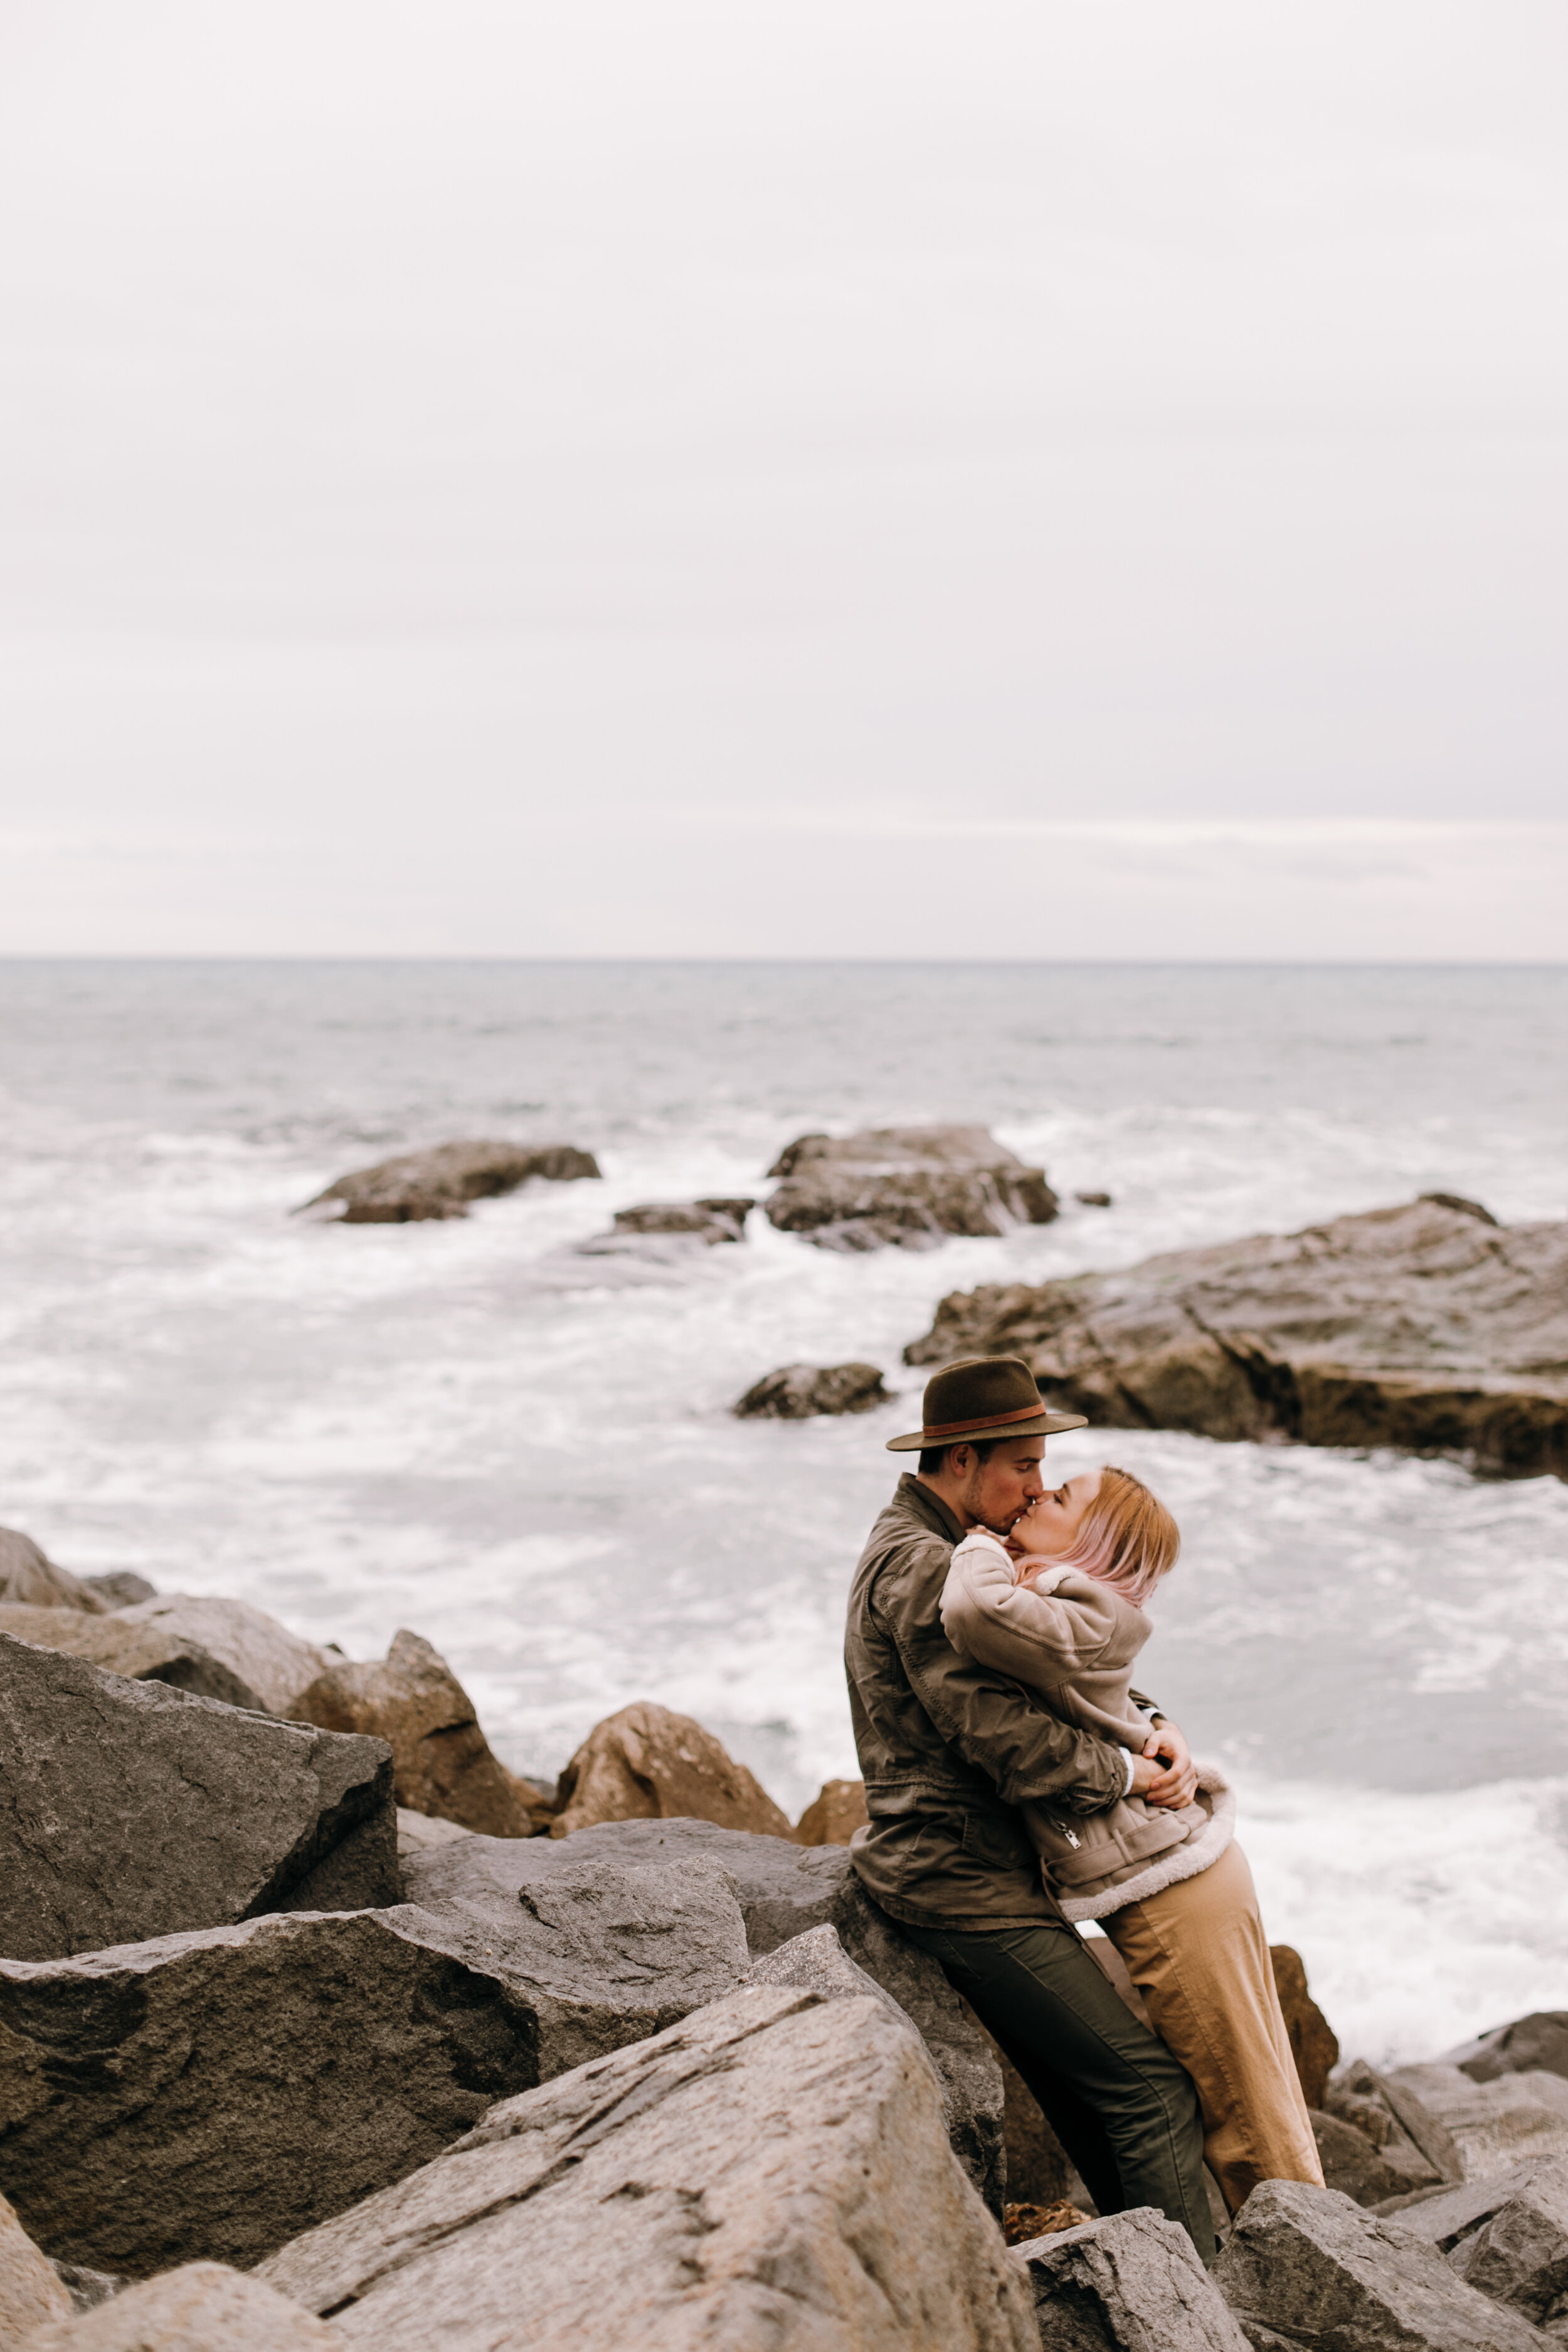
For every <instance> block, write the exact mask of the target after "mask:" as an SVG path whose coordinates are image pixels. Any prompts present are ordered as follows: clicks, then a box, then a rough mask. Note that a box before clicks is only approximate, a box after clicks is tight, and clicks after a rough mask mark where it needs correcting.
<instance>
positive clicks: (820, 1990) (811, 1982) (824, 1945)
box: [752, 1927, 942, 2084]
mask: <svg viewBox="0 0 1568 2352" xmlns="http://www.w3.org/2000/svg"><path fill="white" fill-rule="evenodd" d="M752 1983H753V1984H768V1985H794V1986H795V1987H796V1988H797V1990H800V1991H801V1992H814V1993H816V1997H817V1999H818V2000H866V1999H868V1998H869V1999H870V2000H875V2001H878V2002H879V2003H880V2004H881V2006H882V2008H883V2009H884V2010H885V2011H887V2013H888V2015H889V2017H890V2018H891V2019H892V2020H893V2021H894V2022H895V2024H898V2025H901V2026H902V2027H903V2029H904V2032H906V2033H914V2036H915V2040H916V2041H917V2042H920V2047H921V2054H922V2055H923V2056H924V2058H925V2061H926V2063H927V2064H928V2065H929V2066H930V2067H931V2072H932V2074H936V2062H935V2060H934V2059H933V2058H932V2057H931V2053H930V2051H929V2050H927V2049H926V2046H925V2043H924V2042H922V2041H921V2037H920V2035H919V2034H918V2033H916V2032H915V2028H914V2025H913V2022H912V2021H911V2020H910V2017H909V2016H908V2015H907V2013H906V2012H905V2011H903V2010H901V2009H900V2007H899V2004H898V2002H897V2001H896V2000H894V1999H893V1996H892V1994H891V1993H890V1992H884V1991H883V1990H882V1988H881V1986H880V1985H879V1983H878V1982H877V1979H876V1978H875V1977H868V1975H867V1973H866V1971H865V1969H860V1968H857V1967H856V1965H855V1963H854V1961H853V1960H852V1959H851V1958H850V1957H849V1955H848V1953H847V1951H846V1950H845V1948H844V1947H843V1945H842V1944H841V1943H840V1942H839V1940H838V1930H837V1927H808V1928H807V1929H806V1930H805V1934H804V1935H803V1936H792V1937H790V1939H789V1942H788V1943H787V1944H775V1945H774V1947H773V1950H772V1951H771V1952H764V1953H763V1957H762V1958H761V1959H760V1960H757V1961H755V1962H753V1964H752ZM936 2079H937V2081H938V2083H939V2084H940V2082H941V2080H942V2077H941V2076H940V2075H936Z"/></svg>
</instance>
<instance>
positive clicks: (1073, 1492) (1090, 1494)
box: [1013, 1470, 1100, 1559]
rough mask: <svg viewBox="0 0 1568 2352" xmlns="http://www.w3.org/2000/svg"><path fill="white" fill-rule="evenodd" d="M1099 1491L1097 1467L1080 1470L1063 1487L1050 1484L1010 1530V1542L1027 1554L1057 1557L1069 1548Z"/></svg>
mask: <svg viewBox="0 0 1568 2352" xmlns="http://www.w3.org/2000/svg"><path fill="white" fill-rule="evenodd" d="M1099 1492H1100V1473H1099V1471H1098V1470H1080V1471H1079V1474H1078V1475H1077V1477H1076V1478H1069V1479H1068V1482H1067V1485H1066V1486H1052V1487H1049V1488H1048V1489H1047V1492H1046V1493H1045V1494H1043V1495H1042V1496H1040V1499H1039V1501H1038V1502H1037V1503H1035V1504H1033V1505H1032V1506H1031V1507H1030V1508H1029V1509H1028V1510H1026V1512H1025V1514H1024V1516H1023V1517H1022V1518H1021V1519H1020V1520H1019V1521H1018V1522H1017V1524H1016V1527H1015V1528H1014V1529H1013V1541H1014V1542H1015V1543H1016V1544H1017V1545H1019V1546H1021V1547H1022V1549H1024V1550H1025V1551H1026V1552H1030V1553H1038V1552H1043V1553H1045V1555H1046V1556H1047V1559H1056V1558H1058V1556H1059V1555H1060V1554H1061V1553H1062V1552H1064V1551H1071V1549H1072V1548H1073V1545H1074V1544H1075V1543H1076V1542H1077V1540H1078V1531H1079V1528H1081V1527H1082V1525H1083V1522H1084V1518H1085V1517H1086V1515H1087V1513H1088V1510H1089V1505H1090V1504H1091V1503H1092V1502H1093V1500H1094V1498H1095V1496H1097V1495H1098V1494H1099Z"/></svg>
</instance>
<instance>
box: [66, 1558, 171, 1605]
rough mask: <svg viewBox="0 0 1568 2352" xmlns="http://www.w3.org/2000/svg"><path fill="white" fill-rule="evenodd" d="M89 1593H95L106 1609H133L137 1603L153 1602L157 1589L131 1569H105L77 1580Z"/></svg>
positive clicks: (156, 1595)
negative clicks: (98, 1573)
mask: <svg viewBox="0 0 1568 2352" xmlns="http://www.w3.org/2000/svg"><path fill="white" fill-rule="evenodd" d="M78 1582H79V1583H81V1584H85V1585H86V1587H87V1589H88V1591H89V1592H96V1593H97V1595H98V1597H99V1599H100V1601H101V1602H102V1603H103V1606H104V1607H105V1608H106V1609H133V1608H134V1607H135V1605H136V1603H137V1601H155V1600H156V1599H157V1597H158V1588H157V1586H156V1585H155V1584H153V1583H150V1582H149V1580H148V1579H147V1578H146V1577H144V1576H138V1575H137V1573H136V1570H134V1569H133V1568H106V1569H105V1570H103V1571H102V1572H101V1574H100V1575H98V1576H83V1577H79V1579H78Z"/></svg>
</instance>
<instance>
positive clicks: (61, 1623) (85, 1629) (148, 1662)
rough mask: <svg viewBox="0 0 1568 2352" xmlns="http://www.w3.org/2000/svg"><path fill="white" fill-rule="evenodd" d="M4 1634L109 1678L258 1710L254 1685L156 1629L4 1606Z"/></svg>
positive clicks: (195, 1646) (0, 1608) (0, 1620)
mask: <svg viewBox="0 0 1568 2352" xmlns="http://www.w3.org/2000/svg"><path fill="white" fill-rule="evenodd" d="M0 1633H9V1634H11V1635H12V1637H13V1638H14V1639H15V1640H16V1641H18V1642H32V1643H35V1644H36V1645H37V1647H38V1648H39V1649H44V1650H61V1651H63V1652H64V1653H65V1654H66V1655H67V1656H68V1657H72V1658H86V1659H87V1660H88V1661H89V1664H92V1665H95V1666H101V1667H102V1669H103V1671H104V1673H105V1674H106V1675H126V1676H127V1677H128V1678H129V1679H130V1680H131V1681H132V1682H137V1683H167V1684H168V1685H169V1686H170V1688H171V1689H172V1690H183V1691H194V1692H195V1695H196V1696H197V1697H198V1698H216V1699H221V1700H222V1701H223V1704H224V1705H225V1706H246V1707H258V1706H261V1701H260V1699H259V1698H258V1696H257V1695H256V1693H255V1692H254V1691H253V1690H252V1689H251V1688H250V1686H249V1685H248V1684H247V1683H243V1682H241V1680H240V1678H239V1676H238V1675H235V1674H231V1673H230V1672H229V1669H228V1668H227V1667H226V1665H224V1664H222V1662H221V1660H219V1659H217V1658H215V1657H213V1656H212V1655H211V1654H210V1653H209V1652H208V1651H206V1650H204V1649H203V1648H202V1647H201V1645H200V1643H196V1642H189V1641H184V1640H182V1639H181V1638H180V1636H179V1635H178V1634H177V1633H168V1632H166V1631H165V1630H164V1629H163V1628H162V1627H153V1626H151V1625H128V1624H127V1623H126V1622H125V1620H124V1619H123V1618H122V1617H89V1616H87V1615H86V1614H85V1613H84V1612H82V1611H81V1610H79V1609H24V1608H17V1607H16V1606H9V1605H5V1604H0Z"/></svg>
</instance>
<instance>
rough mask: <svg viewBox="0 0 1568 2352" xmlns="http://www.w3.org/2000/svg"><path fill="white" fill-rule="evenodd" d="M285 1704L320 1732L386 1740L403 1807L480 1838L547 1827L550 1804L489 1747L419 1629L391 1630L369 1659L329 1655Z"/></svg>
mask: <svg viewBox="0 0 1568 2352" xmlns="http://www.w3.org/2000/svg"><path fill="white" fill-rule="evenodd" d="M290 1712H291V1714H293V1715H294V1716H295V1717H298V1719H299V1720H300V1722H302V1723H319V1724H320V1725H321V1727H322V1729H323V1730H325V1731H358V1732H367V1733H369V1734H370V1735H371V1736H372V1737H373V1738H376V1739H384V1740H385V1741H386V1743H387V1745H388V1746H389V1747H390V1748H391V1749H392V1768H393V1774H394V1785H395V1789H396V1791H397V1801H398V1803H399V1805H401V1806H402V1807H404V1809H405V1811H409V1812H415V1813H435V1814H439V1815H440V1816H441V1817H442V1818H444V1819H445V1820H447V1821H453V1822H460V1823H461V1824H462V1826H463V1828H464V1829H468V1830H477V1831H479V1832H480V1833H481V1834H482V1835H484V1836H486V1837H509V1838H510V1837H517V1838H525V1837H533V1836H536V1835H537V1834H538V1833H539V1832H541V1831H542V1830H544V1829H546V1828H548V1826H549V1823H550V1820H551V1818H552V1815H551V1813H550V1811H549V1810H548V1809H547V1808H546V1807H545V1806H543V1805H542V1803H541V1802H540V1801H539V1798H538V1795H537V1792H536V1791H535V1790H532V1789H531V1787H530V1786H529V1785H528V1784H527V1783H526V1782H525V1781H521V1780H516V1779H514V1777H513V1775H512V1774H511V1773H510V1772H509V1771H508V1770H507V1769H506V1767H505V1766H504V1765H503V1764H501V1763H500V1762H499V1761H498V1760H497V1759H496V1758H495V1757H494V1756H492V1755H491V1753H490V1748H489V1741H488V1740H487V1739H486V1738H485V1735H484V1733H483V1732H482V1731H481V1730H480V1729H479V1723H478V1720H477V1719H476V1717H475V1714H474V1707H473V1702H472V1701H471V1700H470V1698H469V1697H468V1693H467V1691H466V1690H465V1689H464V1688H463V1686H462V1685H461V1683H460V1682H459V1681H458V1677H457V1675H455V1674H454V1673H453V1672H452V1669H451V1667H450V1666H449V1665H448V1664H447V1661H446V1659H445V1658H443V1657H442V1656H441V1655H440V1654H439V1653H438V1652H437V1651H436V1650H433V1649H432V1648H431V1646H430V1644H429V1643H428V1642H425V1641H422V1640H421V1639H420V1637H419V1635H418V1634H417V1633H407V1632H402V1633H397V1634H395V1636H394V1638H393V1643H392V1647H391V1649H390V1650H389V1651H388V1652H387V1654H386V1656H385V1657H384V1659H379V1660H376V1661H374V1662H373V1663H372V1664H367V1665H359V1664H354V1663H353V1661H352V1660H350V1659H347V1658H345V1659H342V1660H340V1661H334V1662H333V1663H331V1664H330V1665H329V1666H328V1668H327V1670H326V1672H325V1673H324V1674H322V1675H320V1676H319V1677H318V1678H317V1680H316V1681H314V1682H312V1683H311V1684H310V1685H309V1686H308V1687H307V1688H306V1689H304V1690H301V1691H299V1692H298V1693H297V1694H296V1696H295V1698H294V1702H293V1706H292V1707H291V1709H290Z"/></svg>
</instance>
